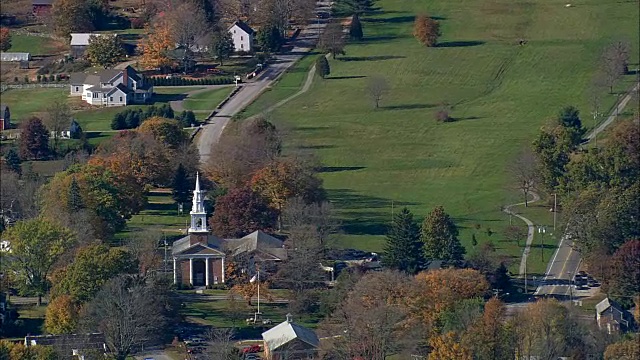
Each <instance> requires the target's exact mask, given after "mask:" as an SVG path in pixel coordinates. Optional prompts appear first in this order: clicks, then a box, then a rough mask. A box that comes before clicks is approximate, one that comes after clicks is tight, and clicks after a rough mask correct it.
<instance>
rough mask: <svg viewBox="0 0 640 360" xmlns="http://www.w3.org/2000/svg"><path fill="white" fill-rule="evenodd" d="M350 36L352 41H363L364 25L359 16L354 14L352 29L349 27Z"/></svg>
mask: <svg viewBox="0 0 640 360" xmlns="http://www.w3.org/2000/svg"><path fill="white" fill-rule="evenodd" d="M349 36H350V37H351V40H358V41H360V40H362V37H363V34H362V23H360V17H359V16H358V14H354V15H353V17H352V18H351V27H349Z"/></svg>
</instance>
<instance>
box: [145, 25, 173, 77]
mask: <svg viewBox="0 0 640 360" xmlns="http://www.w3.org/2000/svg"><path fill="white" fill-rule="evenodd" d="M175 45H176V44H175V42H174V41H173V38H172V36H171V30H170V28H169V25H168V24H167V22H166V21H165V20H163V19H159V20H157V21H155V22H154V23H153V25H150V28H149V29H148V30H147V35H146V36H145V38H144V39H142V41H141V43H140V49H141V53H142V58H141V61H140V62H141V64H142V66H144V67H145V68H147V69H165V68H167V67H169V66H171V65H172V64H173V61H172V60H171V59H170V58H169V56H168V53H169V51H171V50H173V49H174V48H175Z"/></svg>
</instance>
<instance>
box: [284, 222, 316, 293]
mask: <svg viewBox="0 0 640 360" xmlns="http://www.w3.org/2000/svg"><path fill="white" fill-rule="evenodd" d="M287 245H288V246H287V248H288V251H287V260H286V261H285V262H284V263H283V264H281V266H280V269H279V271H278V273H277V275H276V276H277V278H278V282H279V283H281V284H282V285H283V286H284V287H285V288H287V289H289V290H291V291H293V297H294V301H300V300H301V299H302V296H303V293H304V292H305V291H306V290H309V289H315V288H319V287H322V286H324V282H325V280H326V276H325V273H324V271H323V270H322V268H321V267H320V261H321V260H322V256H321V255H322V245H321V243H320V239H319V235H318V233H317V231H316V229H315V227H313V226H298V227H296V228H294V229H292V231H291V235H290V236H289V238H288V239H287Z"/></svg>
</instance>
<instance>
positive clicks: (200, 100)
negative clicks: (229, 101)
mask: <svg viewBox="0 0 640 360" xmlns="http://www.w3.org/2000/svg"><path fill="white" fill-rule="evenodd" d="M231 90H233V87H231V86H228V87H223V88H219V89H212V90H207V91H204V92H201V93H198V94H194V95H189V97H187V98H186V100H185V101H184V108H185V109H187V110H211V111H213V110H214V109H215V108H216V107H218V105H219V104H220V103H221V102H222V100H224V99H225V98H226V97H227V96H228V95H229V93H230V92H231Z"/></svg>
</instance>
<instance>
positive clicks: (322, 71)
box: [316, 55, 331, 79]
mask: <svg viewBox="0 0 640 360" xmlns="http://www.w3.org/2000/svg"><path fill="white" fill-rule="evenodd" d="M316 74H318V76H320V77H321V78H323V79H324V78H326V77H327V76H328V75H329V74H331V68H330V67H329V61H328V60H327V58H326V57H325V56H324V55H320V56H318V59H317V60H316Z"/></svg>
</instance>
